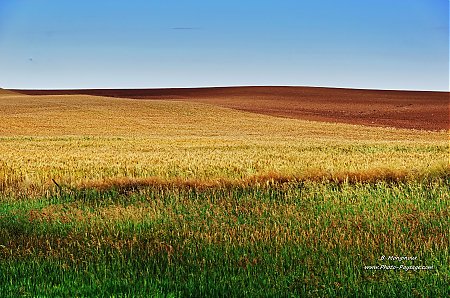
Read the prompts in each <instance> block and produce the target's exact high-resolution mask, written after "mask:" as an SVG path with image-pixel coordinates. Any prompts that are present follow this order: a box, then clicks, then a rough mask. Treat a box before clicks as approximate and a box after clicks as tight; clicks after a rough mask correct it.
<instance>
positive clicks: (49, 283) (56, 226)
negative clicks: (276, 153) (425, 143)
mask: <svg viewBox="0 0 450 298" xmlns="http://www.w3.org/2000/svg"><path fill="white" fill-rule="evenodd" d="M449 193H450V181H449V180H448V179H439V178H433V179H429V180H423V181H409V182H382V181H379V182H376V183H346V182H343V183H333V182H308V181H303V182H288V183H275V184H264V185H252V186H245V185H244V186H237V185H231V186H214V187H207V188H202V189H198V188H195V187H189V186H184V187H180V186H175V185H170V184H168V185H165V186H161V187H156V186H151V187H142V188H140V189H134V190H130V189H125V190H123V189H119V188H111V189H104V190H101V191H100V190H95V189H83V190H81V189H79V190H75V189H72V190H69V189H62V190H60V191H57V192H55V193H51V194H49V195H47V196H43V197H37V198H26V197H24V198H20V197H3V198H2V199H1V203H0V231H2V232H1V234H0V293H2V296H5V297H17V296H21V295H22V296H128V297H135V296H142V297H148V296H155V297H158V296H160V297H167V296H169V297H186V296H188V297H189V296H191V297H204V296H222V297H243V296H250V297H273V296H280V297H290V296H311V297H327V296H328V297H336V296H341V297H342V296H353V297H385V296H389V297H446V296H448V294H449V288H448V284H449V274H450V269H449V265H448V264H449V262H448V261H449V228H448V223H449V209H450V208H449V207H450V206H449V205H450V200H449V199H450V198H449ZM381 256H386V257H388V256H408V257H416V260H412V261H411V260H408V261H393V260H384V261H381V260H380V258H381ZM372 265H391V266H394V265H398V266H399V265H404V266H410V265H414V266H421V265H425V266H432V267H433V269H431V270H408V271H406V270H403V269H402V270H368V269H364V266H372Z"/></svg>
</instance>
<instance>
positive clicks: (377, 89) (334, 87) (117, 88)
mask: <svg viewBox="0 0 450 298" xmlns="http://www.w3.org/2000/svg"><path fill="white" fill-rule="evenodd" d="M257 87H272V88H274V87H283V88H326V89H345V90H361V91H364V90H367V91H399V92H444V93H448V92H450V88H449V89H447V90H435V89H391V88H388V89H381V88H365V87H341V86H320V85H318V86H311V85H219V86H218V85H211V86H189V87H87V88H86V87H79V88H73V87H69V88H8V87H0V89H3V90H11V91H14V90H18V91H20V90H23V91H27V90H29V91H31V90H37V91H59V90H73V91H76V90H170V89H217V88H257Z"/></svg>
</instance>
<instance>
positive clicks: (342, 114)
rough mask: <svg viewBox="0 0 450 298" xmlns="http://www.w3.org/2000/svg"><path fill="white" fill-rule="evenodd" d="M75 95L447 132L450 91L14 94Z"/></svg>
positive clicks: (189, 90) (185, 90)
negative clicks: (203, 105)
mask: <svg viewBox="0 0 450 298" xmlns="http://www.w3.org/2000/svg"><path fill="white" fill-rule="evenodd" d="M12 91H14V92H17V93H22V94H27V95H73V94H86V95H94V96H106V97H119V98H134V99H146V100H152V99H164V100H178V101H194V102H202V103H209V104H214V105H219V106H222V107H227V108H233V109H237V110H242V111H247V112H253V113H259V114H266V115H272V116H280V117H288V118H297V119H305V120H314V121H326V122H341V123H351V124H361V125H369V126H383V127H397V128H407V129H422V130H447V129H449V128H450V127H449V92H432V91H386V90H363V89H342V88H321V87H270V86H267V87H215V88H172V89H85V90H81V89H80V90H12Z"/></svg>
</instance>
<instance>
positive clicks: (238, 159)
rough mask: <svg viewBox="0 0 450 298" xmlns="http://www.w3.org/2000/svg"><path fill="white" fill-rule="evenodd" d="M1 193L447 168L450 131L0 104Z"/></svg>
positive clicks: (101, 105) (19, 101)
mask: <svg viewBox="0 0 450 298" xmlns="http://www.w3.org/2000/svg"><path fill="white" fill-rule="evenodd" d="M0 112H1V114H0V115H1V116H0V152H2V154H1V155H0V165H1V167H0V185H1V186H2V189H5V190H6V189H10V190H11V189H14V188H15V189H34V190H39V191H45V189H46V188H49V187H52V186H54V185H53V183H52V179H54V180H56V181H58V182H60V183H63V184H68V185H71V186H77V185H82V184H86V183H89V182H99V181H101V180H105V179H109V181H111V179H113V178H120V179H123V178H132V179H136V178H138V179H143V178H149V177H157V178H161V179H169V180H170V179H185V180H186V179H190V180H203V181H208V180H217V179H225V180H239V179H248V178H251V177H255V176H264V175H273V174H276V175H279V176H284V177H292V178H302V177H309V176H317V175H322V176H324V177H342V176H345V175H348V174H350V175H356V174H358V173H359V174H361V175H365V176H371V175H382V174H383V173H385V174H386V173H391V174H392V173H394V174H395V173H396V175H403V176H410V177H413V176H420V175H425V174H429V173H432V172H436V171H438V172H439V171H441V172H442V171H446V170H448V139H447V134H446V132H444V131H442V132H424V131H413V130H401V129H393V128H392V129H391V128H373V127H363V126H355V125H347V124H332V123H322V122H312V121H301V120H295V119H286V118H277V117H271V116H263V115H257V114H252V113H245V112H239V111H234V110H231V109H226V108H220V107H216V106H212V105H207V104H199V103H187V102H167V101H140V100H131V99H111V98H102V97H94V96H43V97H39V96H24V95H3V96H1V97H0Z"/></svg>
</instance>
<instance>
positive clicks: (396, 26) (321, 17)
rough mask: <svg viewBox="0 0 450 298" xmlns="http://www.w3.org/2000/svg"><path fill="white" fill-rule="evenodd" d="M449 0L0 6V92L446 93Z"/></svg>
mask: <svg viewBox="0 0 450 298" xmlns="http://www.w3.org/2000/svg"><path fill="white" fill-rule="evenodd" d="M448 34H449V1H448V0H341V1H337V0H308V1H306V0H305V1H302V0H295V1H293V0H258V1H253V0H247V1H245V0H227V1H225V0H224V1H214V0H190V1H187V0H155V1H151V0H149V1H143V0H134V1H133V0H123V1H115V0H108V1H106V0H105V1H95V0H77V1H69V0H67V1H66V0H21V1H13V0H0V87H3V88H25V89H26V88H39V89H47V88H137V87H141V88H152V87H191V86H230V85H295V86H330V87H331V86H333V87H352V88H370V89H411V90H448V88H449V36H448Z"/></svg>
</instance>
